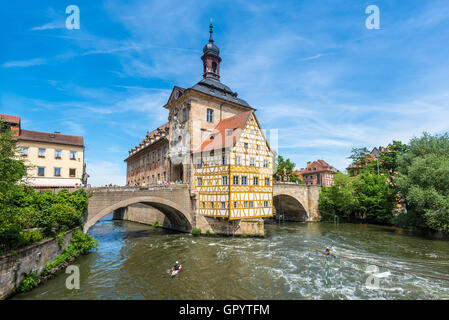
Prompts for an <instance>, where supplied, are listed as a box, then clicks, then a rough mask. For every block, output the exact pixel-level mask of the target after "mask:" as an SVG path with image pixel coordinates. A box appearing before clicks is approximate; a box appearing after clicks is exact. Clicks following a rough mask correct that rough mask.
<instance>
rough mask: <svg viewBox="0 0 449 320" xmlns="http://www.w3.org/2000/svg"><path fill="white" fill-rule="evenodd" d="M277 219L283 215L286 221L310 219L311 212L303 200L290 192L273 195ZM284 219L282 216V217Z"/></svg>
mask: <svg viewBox="0 0 449 320" xmlns="http://www.w3.org/2000/svg"><path fill="white" fill-rule="evenodd" d="M273 206H274V208H275V210H276V219H278V217H279V216H281V217H282V216H283V220H285V221H308V220H309V214H308V212H307V210H306V208H305V207H304V205H303V204H302V203H301V201H300V200H299V199H298V198H297V197H294V196H292V195H289V194H277V195H273ZM281 219H282V218H281Z"/></svg>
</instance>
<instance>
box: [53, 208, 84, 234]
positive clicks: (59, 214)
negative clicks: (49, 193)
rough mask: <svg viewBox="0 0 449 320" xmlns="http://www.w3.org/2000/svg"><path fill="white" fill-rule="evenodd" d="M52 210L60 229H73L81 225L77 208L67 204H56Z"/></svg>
mask: <svg viewBox="0 0 449 320" xmlns="http://www.w3.org/2000/svg"><path fill="white" fill-rule="evenodd" d="M50 210H51V214H52V215H53V217H54V218H55V221H56V223H58V224H59V226H60V227H61V226H67V227H69V228H71V227H74V226H77V225H80V224H81V220H80V219H81V216H80V215H79V214H78V212H77V211H76V210H75V208H73V207H71V206H69V205H67V204H65V203H55V204H53V205H52V206H51V209H50Z"/></svg>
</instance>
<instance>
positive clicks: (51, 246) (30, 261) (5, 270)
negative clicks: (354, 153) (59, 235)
mask: <svg viewBox="0 0 449 320" xmlns="http://www.w3.org/2000/svg"><path fill="white" fill-rule="evenodd" d="M75 230H76V228H75V229H72V230H69V231H67V232H66V233H65V235H64V241H63V244H62V246H61V247H60V246H59V244H58V241H57V240H56V239H55V238H50V239H46V240H43V241H41V242H39V243H35V244H32V245H30V246H27V247H25V248H22V249H19V250H18V251H17V254H14V253H9V254H5V255H1V256H0V300H3V299H5V298H7V297H8V296H9V295H11V294H12V293H14V292H15V291H16V290H17V288H18V287H19V284H20V282H21V281H22V280H23V279H24V278H25V275H26V274H28V273H30V272H31V271H34V272H36V273H37V274H41V273H42V271H43V270H44V268H45V266H46V264H47V263H49V262H51V261H53V260H54V259H55V257H56V256H57V255H59V254H61V253H62V252H63V251H64V249H65V248H66V247H67V246H68V245H69V244H70V239H71V238H72V234H73V231H75Z"/></svg>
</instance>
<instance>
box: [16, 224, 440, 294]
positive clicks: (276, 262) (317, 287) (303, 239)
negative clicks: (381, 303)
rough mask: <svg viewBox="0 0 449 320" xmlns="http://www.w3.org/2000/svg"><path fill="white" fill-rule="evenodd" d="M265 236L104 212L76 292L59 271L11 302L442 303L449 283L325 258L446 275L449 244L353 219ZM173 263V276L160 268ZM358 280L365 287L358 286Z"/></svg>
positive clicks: (288, 227)
mask: <svg viewBox="0 0 449 320" xmlns="http://www.w3.org/2000/svg"><path fill="white" fill-rule="evenodd" d="M266 229H267V230H268V237H267V238H265V239H259V238H237V237H236V238H232V237H224V238H223V237H194V236H192V235H190V234H182V233H174V232H170V231H167V230H163V229H160V228H153V227H151V226H146V225H142V224H138V223H132V222H126V221H112V220H111V217H105V218H104V219H102V220H100V221H99V222H98V223H97V224H96V225H94V226H93V227H92V228H91V229H90V231H89V233H90V234H91V235H93V236H94V237H95V238H97V239H98V240H99V242H100V245H99V247H98V248H97V249H96V251H94V252H92V253H90V254H88V255H86V256H82V257H80V258H79V259H78V260H77V261H76V262H75V264H77V265H79V267H80V275H81V280H80V289H79V290H68V289H67V288H66V286H65V282H66V278H67V277H68V276H69V275H68V274H65V273H64V272H61V273H60V274H59V275H57V276H56V277H55V278H53V279H51V280H49V281H48V282H47V283H45V284H43V285H40V286H39V287H37V288H35V289H34V290H33V291H31V292H28V293H23V294H19V295H17V296H15V297H14V299H449V281H445V280H438V279H432V278H426V277H423V276H417V275H413V274H409V273H403V272H398V271H392V270H388V269H385V268H382V267H381V268H379V270H378V271H377V272H376V273H375V274H374V275H373V274H372V273H370V272H369V270H368V271H367V268H368V269H370V268H374V267H369V264H364V263H359V262H354V261H352V260H349V259H343V258H331V257H329V256H325V255H323V254H321V253H316V252H315V251H313V250H310V249H309V248H310V247H314V248H325V247H326V246H329V247H331V250H332V251H333V252H336V253H339V254H341V255H344V256H347V257H352V258H356V259H361V260H365V261H367V262H371V263H375V264H378V265H386V266H391V267H394V268H398V269H402V270H409V271H413V272H419V273H425V274H430V275H434V276H443V277H449V241H448V240H438V239H429V238H425V237H421V236H417V235H412V234H407V233H404V231H401V230H400V229H396V228H391V227H380V226H373V225H359V224H331V223H329V224H328V223H285V224H267V225H266ZM176 260H179V261H180V263H181V264H182V265H183V269H182V271H181V272H180V273H179V274H178V275H177V276H175V277H171V276H169V269H170V268H171V266H172V265H173V264H174V262H175V261H176ZM367 284H368V285H367Z"/></svg>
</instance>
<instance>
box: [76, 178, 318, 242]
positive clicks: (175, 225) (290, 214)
mask: <svg viewBox="0 0 449 320" xmlns="http://www.w3.org/2000/svg"><path fill="white" fill-rule="evenodd" d="M86 191H91V192H92V193H93V195H92V197H90V198H89V205H88V210H87V211H88V212H87V219H86V223H85V225H84V231H85V232H87V230H88V229H89V228H90V227H91V226H93V225H94V224H95V223H96V222H97V221H98V220H100V219H101V218H103V217H104V216H106V215H108V214H110V213H113V215H114V219H125V220H131V221H136V222H142V223H149V224H151V223H153V222H154V221H158V223H159V225H161V226H165V227H167V228H170V229H174V230H178V231H184V232H189V231H191V229H192V228H193V227H200V228H201V229H202V231H203V232H204V231H205V230H207V229H211V230H212V232H215V233H228V234H229V228H231V229H232V228H234V226H235V223H234V222H232V223H231V222H228V221H222V220H223V219H214V218H206V217H200V216H197V215H196V213H195V212H196V198H194V196H193V198H192V197H191V195H190V191H189V186H188V185H187V184H179V185H177V184H174V185H168V186H149V187H109V188H108V187H102V188H93V189H90V190H86ZM319 193H320V187H319V186H306V185H297V184H293V183H278V184H275V185H274V186H273V203H274V207H275V212H276V214H277V217H279V216H281V217H282V218H283V219H284V220H285V221H316V220H319V219H320V214H319V212H318V198H319ZM249 220H250V219H248V221H243V220H242V222H244V224H245V223H246V224H249V223H253V224H255V223H258V225H260V221H249ZM253 220H254V219H253ZM258 220H260V219H258ZM262 226H263V223H262ZM238 228H240V229H241V230H240V233H246V232H248V230H253V229H255V228H257V227H255V225H253V226H249V227H248V226H243V227H242V224H241V223H239V224H238V226H237V227H236V230H237V229H238ZM244 229H245V230H246V231H245V230H244ZM259 229H260V228H259ZM249 232H252V231H249ZM258 232H259V233H260V230H259V231H258ZM262 232H263V227H262ZM236 234H237V233H236Z"/></svg>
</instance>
